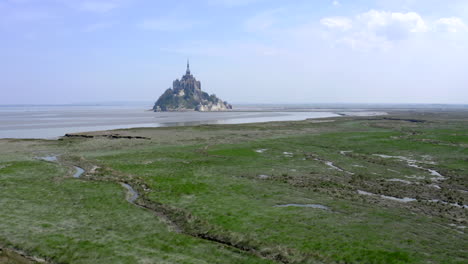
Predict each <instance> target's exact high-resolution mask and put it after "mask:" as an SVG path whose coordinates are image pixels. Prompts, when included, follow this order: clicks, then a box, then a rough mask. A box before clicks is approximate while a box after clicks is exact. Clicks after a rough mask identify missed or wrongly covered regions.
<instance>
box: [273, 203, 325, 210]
mask: <svg viewBox="0 0 468 264" xmlns="http://www.w3.org/2000/svg"><path fill="white" fill-rule="evenodd" d="M274 207H308V208H316V209H322V210H330V207H328V206H325V205H321V204H280V205H275V206H274Z"/></svg>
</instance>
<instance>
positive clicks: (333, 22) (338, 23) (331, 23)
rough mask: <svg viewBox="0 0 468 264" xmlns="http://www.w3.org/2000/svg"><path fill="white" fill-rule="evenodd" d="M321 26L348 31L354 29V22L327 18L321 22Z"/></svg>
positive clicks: (346, 19) (342, 18) (343, 18)
mask: <svg viewBox="0 0 468 264" xmlns="http://www.w3.org/2000/svg"><path fill="white" fill-rule="evenodd" d="M320 24H322V25H324V26H326V27H328V28H337V29H341V30H348V29H351V28H352V24H353V22H352V21H351V19H349V18H346V17H326V18H323V19H321V20H320Z"/></svg>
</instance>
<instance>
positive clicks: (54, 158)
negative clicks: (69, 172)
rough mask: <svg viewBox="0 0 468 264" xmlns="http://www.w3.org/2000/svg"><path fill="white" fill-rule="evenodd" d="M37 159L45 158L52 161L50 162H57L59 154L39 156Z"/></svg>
mask: <svg viewBox="0 0 468 264" xmlns="http://www.w3.org/2000/svg"><path fill="white" fill-rule="evenodd" d="M37 159H40V160H44V161H50V162H56V161H57V156H44V157H37Z"/></svg>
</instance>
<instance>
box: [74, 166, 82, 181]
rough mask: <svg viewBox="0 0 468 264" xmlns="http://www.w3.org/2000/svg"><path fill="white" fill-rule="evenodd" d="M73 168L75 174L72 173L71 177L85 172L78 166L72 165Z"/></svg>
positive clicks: (76, 176)
mask: <svg viewBox="0 0 468 264" xmlns="http://www.w3.org/2000/svg"><path fill="white" fill-rule="evenodd" d="M73 168H75V170H76V172H75V174H73V178H77V179H78V178H80V177H81V175H83V173H84V172H85V170H84V169H82V168H80V167H77V166H73Z"/></svg>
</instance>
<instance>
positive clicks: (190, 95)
mask: <svg viewBox="0 0 468 264" xmlns="http://www.w3.org/2000/svg"><path fill="white" fill-rule="evenodd" d="M229 109H232V106H231V105H230V104H228V102H226V101H223V100H221V99H219V98H218V97H216V95H214V94H212V95H209V94H208V93H206V92H203V91H202V90H201V83H200V81H197V79H195V77H193V75H192V74H191V73H190V64H189V62H188V61H187V70H186V72H185V75H184V76H182V78H181V79H180V80H179V79H176V80H175V81H174V82H173V83H172V88H169V89H167V90H166V91H165V92H164V93H163V94H162V95H161V96H160V97H159V99H158V100H157V101H156V103H155V104H154V107H153V110H154V111H155V112H163V111H202V112H205V111H226V110H229Z"/></svg>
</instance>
